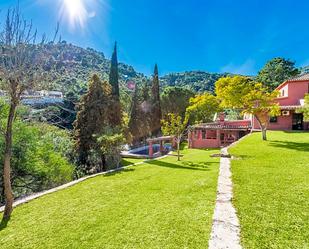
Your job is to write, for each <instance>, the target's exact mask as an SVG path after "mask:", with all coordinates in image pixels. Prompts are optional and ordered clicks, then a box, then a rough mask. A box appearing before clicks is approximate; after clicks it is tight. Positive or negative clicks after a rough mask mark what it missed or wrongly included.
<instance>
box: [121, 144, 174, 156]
mask: <svg viewBox="0 0 309 249" xmlns="http://www.w3.org/2000/svg"><path fill="white" fill-rule="evenodd" d="M152 148H153V157H157V156H160V155H161V153H160V144H153V145H152ZM171 149H172V146H171V144H164V150H165V152H166V153H168V152H169V151H171ZM121 154H122V156H123V157H135V158H149V146H148V145H146V146H142V147H138V148H135V149H131V150H129V151H123V152H122V153H121Z"/></svg>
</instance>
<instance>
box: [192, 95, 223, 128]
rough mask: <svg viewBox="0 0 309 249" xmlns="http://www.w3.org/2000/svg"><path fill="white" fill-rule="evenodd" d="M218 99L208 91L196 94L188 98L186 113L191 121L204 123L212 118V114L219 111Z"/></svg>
mask: <svg viewBox="0 0 309 249" xmlns="http://www.w3.org/2000/svg"><path fill="white" fill-rule="evenodd" d="M219 104H220V102H219V100H218V99H217V98H216V97H215V96H214V95H212V94H210V93H204V94H200V95H196V96H195V97H194V98H191V99H190V105H189V107H188V108H187V115H188V117H189V119H190V122H192V123H206V122H210V121H212V120H213V117H214V115H215V114H216V113H217V112H219V111H221V108H220V107H219Z"/></svg>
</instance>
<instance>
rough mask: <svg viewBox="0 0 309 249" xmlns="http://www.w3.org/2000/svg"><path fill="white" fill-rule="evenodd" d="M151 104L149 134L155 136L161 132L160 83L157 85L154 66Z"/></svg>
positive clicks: (156, 69)
mask: <svg viewBox="0 0 309 249" xmlns="http://www.w3.org/2000/svg"><path fill="white" fill-rule="evenodd" d="M151 104H152V122H151V132H152V135H157V134H158V133H160V132H161V119H162V112H161V104H160V83H159V73H158V66H157V64H156V65H155V68H154V74H153V79H152V86H151Z"/></svg>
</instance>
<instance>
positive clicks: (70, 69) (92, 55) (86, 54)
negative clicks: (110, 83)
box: [45, 41, 227, 95]
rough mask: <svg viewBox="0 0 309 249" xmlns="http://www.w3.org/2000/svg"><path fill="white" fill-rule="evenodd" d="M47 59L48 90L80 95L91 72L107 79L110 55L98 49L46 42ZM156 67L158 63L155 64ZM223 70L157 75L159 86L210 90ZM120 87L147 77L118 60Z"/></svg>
mask: <svg viewBox="0 0 309 249" xmlns="http://www.w3.org/2000/svg"><path fill="white" fill-rule="evenodd" d="M46 46H48V47H49V48H48V51H49V52H50V60H49V62H48V63H47V65H46V66H45V69H46V70H48V71H50V70H53V71H54V74H53V75H55V77H54V80H53V81H52V82H51V84H48V88H49V89H48V90H59V91H62V92H63V93H64V95H66V94H67V93H69V92H73V93H74V94H76V95H81V94H82V93H84V92H85V91H86V88H87V82H88V80H89V78H90V76H91V74H92V73H94V72H96V73H97V74H98V75H100V76H101V78H102V79H106V80H107V79H108V74H109V70H110V59H108V58H106V57H105V56H104V54H103V53H102V52H98V51H96V50H94V49H92V48H87V49H84V48H81V47H78V46H75V45H72V44H69V43H67V42H65V41H63V42H61V43H58V44H52V43H51V44H48V45H46ZM159 70H160V64H159ZM226 75H227V74H219V73H207V72H202V71H189V72H183V73H171V74H167V75H165V76H161V77H160V84H161V86H163V87H164V86H182V87H183V86H185V87H187V88H190V89H191V90H193V91H195V92H204V91H210V92H213V90H214V83H215V82H216V81H217V80H218V79H219V78H220V77H222V76H226ZM119 76H120V87H121V88H122V90H124V89H126V88H127V83H128V82H129V81H133V82H136V83H137V84H138V83H141V82H145V81H146V80H147V77H146V76H144V75H143V74H142V73H138V72H136V71H135V70H134V68H133V67H132V66H130V65H126V64H123V63H119Z"/></svg>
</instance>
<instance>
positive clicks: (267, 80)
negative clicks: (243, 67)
mask: <svg viewBox="0 0 309 249" xmlns="http://www.w3.org/2000/svg"><path fill="white" fill-rule="evenodd" d="M299 73H300V71H299V70H298V69H297V68H296V67H295V62H294V61H291V60H288V59H284V58H281V57H277V58H273V59H271V60H270V61H268V62H267V63H266V64H265V66H264V67H263V68H262V69H261V71H259V73H258V75H257V77H256V80H257V81H259V82H261V83H263V85H264V86H266V87H268V88H269V89H270V90H274V89H275V88H276V87H277V86H279V85H280V84H281V83H283V82H284V81H286V80H287V79H289V78H291V77H293V76H296V75H297V74H299Z"/></svg>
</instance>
